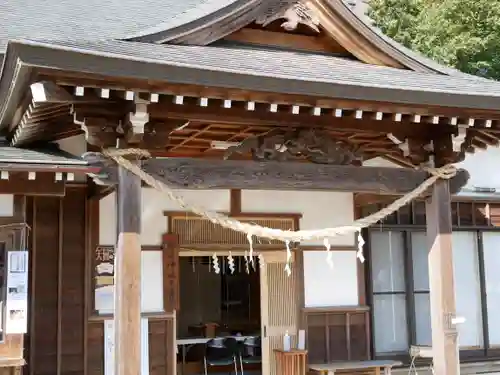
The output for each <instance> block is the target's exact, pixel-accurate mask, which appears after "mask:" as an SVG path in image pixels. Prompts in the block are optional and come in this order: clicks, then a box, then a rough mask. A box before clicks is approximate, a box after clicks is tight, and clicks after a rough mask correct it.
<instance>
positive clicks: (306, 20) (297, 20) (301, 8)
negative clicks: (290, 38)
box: [255, 0, 319, 33]
mask: <svg viewBox="0 0 500 375" xmlns="http://www.w3.org/2000/svg"><path fill="white" fill-rule="evenodd" d="M261 6H262V10H261V12H260V15H259V16H258V17H257V19H256V20H255V23H257V24H258V25H262V26H263V27H265V26H267V25H269V24H270V23H272V22H274V21H276V20H278V19H285V20H286V21H285V22H283V23H282V24H281V27H283V28H284V29H285V30H287V31H293V30H296V29H297V27H298V26H299V24H303V25H305V26H308V27H309V28H310V29H312V30H314V31H316V32H317V33H319V28H318V26H319V18H318V17H317V16H316V15H315V14H314V11H313V10H311V9H310V8H309V7H308V6H307V4H306V3H305V2H304V1H303V0H272V1H264V2H263V4H262V5H261Z"/></svg>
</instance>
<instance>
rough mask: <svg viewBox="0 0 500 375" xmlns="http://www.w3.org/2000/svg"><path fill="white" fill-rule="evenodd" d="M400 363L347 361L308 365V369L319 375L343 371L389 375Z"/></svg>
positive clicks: (329, 374) (331, 374) (333, 374)
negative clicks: (367, 371)
mask: <svg viewBox="0 0 500 375" xmlns="http://www.w3.org/2000/svg"><path fill="white" fill-rule="evenodd" d="M401 365H402V362H398V361H390V360H374V361H347V362H333V363H328V364H310V365H309V369H310V370H313V371H315V372H316V373H318V374H320V375H335V374H336V373H337V374H338V373H339V372H340V371H345V370H371V369H372V370H373V371H374V374H376V375H380V374H381V372H380V370H383V371H384V372H383V374H384V375H390V374H391V370H392V368H393V367H394V366H401Z"/></svg>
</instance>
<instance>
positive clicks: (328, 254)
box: [323, 237, 333, 269]
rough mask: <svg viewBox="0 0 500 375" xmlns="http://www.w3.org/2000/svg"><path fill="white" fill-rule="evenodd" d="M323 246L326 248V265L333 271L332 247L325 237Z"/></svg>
mask: <svg viewBox="0 0 500 375" xmlns="http://www.w3.org/2000/svg"><path fill="white" fill-rule="evenodd" d="M323 245H325V248H326V263H327V264H328V265H329V266H330V268H331V269H333V253H332V245H331V244H330V241H329V239H328V238H327V237H325V239H324V240H323Z"/></svg>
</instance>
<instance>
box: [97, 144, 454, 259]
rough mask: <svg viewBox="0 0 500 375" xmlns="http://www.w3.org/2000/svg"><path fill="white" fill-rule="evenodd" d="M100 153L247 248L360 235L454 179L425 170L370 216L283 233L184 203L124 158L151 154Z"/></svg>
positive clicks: (450, 170)
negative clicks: (236, 235) (260, 242)
mask: <svg viewBox="0 0 500 375" xmlns="http://www.w3.org/2000/svg"><path fill="white" fill-rule="evenodd" d="M102 153H103V155H104V156H106V157H109V158H110V159H112V160H114V161H115V162H116V163H117V164H118V165H120V166H122V167H123V168H125V169H128V170H129V171H130V172H132V173H134V174H135V175H137V176H139V177H140V178H141V179H142V180H143V181H144V182H146V183H147V184H148V185H150V186H151V187H153V188H154V189H156V190H158V191H161V192H163V193H165V194H166V195H167V196H168V197H169V198H170V199H172V200H173V201H175V202H176V203H177V204H179V206H181V207H182V208H184V209H186V210H189V211H192V212H193V213H195V214H197V215H199V216H202V217H204V218H206V219H208V220H210V221H211V222H212V223H215V224H219V225H221V226H223V227H225V228H230V229H232V230H235V231H238V232H242V233H245V234H246V235H247V237H248V239H249V242H250V245H251V244H252V237H253V236H256V237H263V238H268V239H273V240H281V241H284V242H285V243H287V244H290V243H291V242H302V241H305V240H314V239H322V240H325V241H327V240H328V238H329V237H335V236H338V235H344V234H348V233H356V232H360V231H361V230H362V229H363V228H367V227H369V226H371V225H373V224H376V223H377V222H379V221H380V220H382V219H384V218H385V217H387V216H389V215H391V214H392V213H394V212H396V211H397V210H399V209H400V208H401V207H403V206H405V205H407V204H408V203H410V202H411V201H412V200H413V199H415V198H417V197H418V196H420V195H421V194H422V193H423V192H425V191H426V190H427V189H428V188H429V187H430V186H432V185H433V184H434V183H435V182H436V181H437V180H438V179H450V178H452V177H454V176H455V175H456V173H457V170H456V168H455V167H454V166H452V165H446V166H444V167H441V168H427V169H426V171H428V172H429V173H430V174H431V176H430V177H429V178H428V179H427V180H425V181H424V182H423V183H422V184H421V185H420V186H418V187H417V188H415V189H414V190H412V191H411V192H409V193H408V194H406V195H404V196H403V197H401V198H399V199H396V200H395V201H394V202H392V203H391V204H389V205H388V206H387V207H385V208H383V209H382V210H380V211H378V212H376V213H374V214H371V215H369V216H366V217H364V218H362V219H358V220H355V221H354V222H352V223H351V224H349V225H344V226H339V227H334V228H325V229H312V230H298V231H291V230H290V231H284V230H280V229H273V228H267V227H262V226H260V225H256V224H251V223H242V222H240V221H238V220H236V219H233V218H231V217H228V216H226V215H223V214H220V213H218V212H213V211H209V210H206V209H204V208H202V207H198V206H194V205H191V204H188V203H186V202H185V201H184V199H183V198H181V197H180V196H178V195H177V194H176V193H175V192H174V190H173V189H171V188H170V187H169V186H167V185H165V184H164V183H162V182H161V181H158V180H156V179H155V178H154V177H153V176H151V175H150V174H148V173H146V172H145V171H143V170H142V169H141V168H140V167H139V166H138V165H136V164H134V163H132V162H130V161H129V160H127V159H126V158H125V157H124V156H131V155H133V156H137V157H140V158H150V157H151V155H150V154H149V152H147V151H145V150H142V149H136V148H129V149H108V150H103V151H102ZM325 246H326V244H325ZM250 251H252V246H250Z"/></svg>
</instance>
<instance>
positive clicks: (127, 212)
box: [114, 167, 141, 375]
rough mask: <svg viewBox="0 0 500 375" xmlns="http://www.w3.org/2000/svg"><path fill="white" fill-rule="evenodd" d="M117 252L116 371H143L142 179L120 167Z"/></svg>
mask: <svg viewBox="0 0 500 375" xmlns="http://www.w3.org/2000/svg"><path fill="white" fill-rule="evenodd" d="M118 176H119V183H118V186H117V211H118V220H117V224H118V244H117V248H116V252H115V254H116V255H115V256H116V258H115V301H114V302H115V305H114V306H115V316H114V319H115V322H114V324H115V359H114V360H115V374H114V375H140V373H141V242H140V231H141V180H140V178H139V177H137V176H136V175H134V174H133V173H131V172H129V171H128V170H126V169H124V168H123V167H119V169H118Z"/></svg>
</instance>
